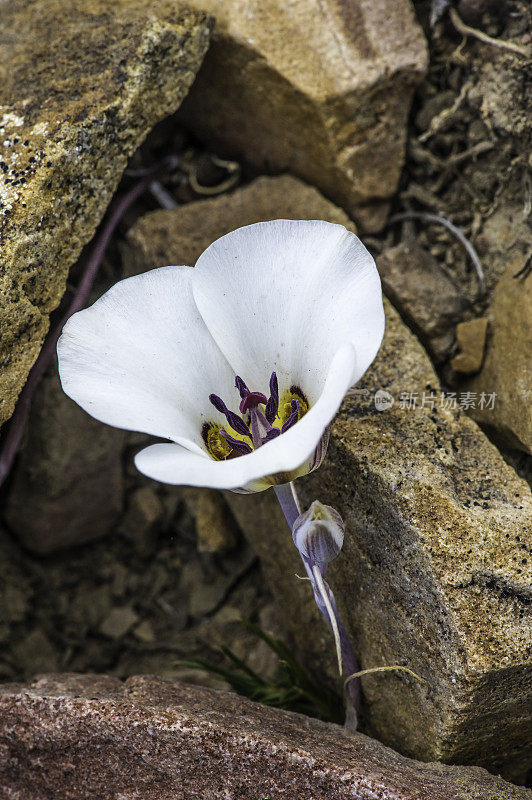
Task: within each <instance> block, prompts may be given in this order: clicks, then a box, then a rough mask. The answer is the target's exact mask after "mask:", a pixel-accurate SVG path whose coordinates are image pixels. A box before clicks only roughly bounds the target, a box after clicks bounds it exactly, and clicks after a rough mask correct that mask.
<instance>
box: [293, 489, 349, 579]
mask: <svg viewBox="0 0 532 800" xmlns="http://www.w3.org/2000/svg"><path fill="white" fill-rule="evenodd" d="M292 538H293V539H294V544H295V546H296V547H297V549H298V550H299V552H300V553H301V555H302V556H303V558H307V559H309V560H310V561H312V562H315V563H317V564H328V563H329V561H332V560H333V558H336V556H337V555H338V553H339V552H340V550H341V549H342V545H343V543H344V523H343V521H342V517H341V516H340V514H339V513H338V511H336V510H335V509H334V508H331V506H325V505H323V503H320V502H319V500H314V502H313V503H312V505H311V506H310V508H309V509H308V510H307V511H305V512H304V513H303V514H300V515H299V517H298V518H297V519H296V521H295V522H294V527H293V530H292Z"/></svg>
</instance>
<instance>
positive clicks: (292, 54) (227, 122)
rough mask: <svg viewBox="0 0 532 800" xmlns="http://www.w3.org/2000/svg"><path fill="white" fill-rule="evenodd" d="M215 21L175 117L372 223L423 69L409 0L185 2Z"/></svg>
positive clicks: (396, 170) (380, 217)
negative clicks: (200, 63)
mask: <svg viewBox="0 0 532 800" xmlns="http://www.w3.org/2000/svg"><path fill="white" fill-rule="evenodd" d="M192 4H193V5H194V6H197V7H199V8H203V9H205V10H206V11H207V12H209V13H212V14H213V15H214V16H215V18H216V28H215V33H214V39H213V44H212V46H211V48H210V49H209V52H208V53H207V56H206V58H205V62H204V64H203V67H202V69H201V70H200V72H199V74H198V77H197V80H196V81H195V83H194V86H193V87H192V89H191V92H190V95H189V98H188V99H187V100H186V101H185V103H184V104H183V107H182V109H181V110H180V112H179V115H180V117H181V119H183V120H184V121H185V122H186V123H187V125H189V126H190V127H192V128H193V129H194V131H195V132H197V133H198V134H199V135H200V136H201V137H202V138H204V139H205V140H207V141H209V142H210V143H212V144H213V145H215V146H217V147H219V148H223V150H225V152H226V154H227V155H229V156H236V157H240V158H242V157H243V158H245V159H246V160H247V161H248V162H250V163H251V164H253V165H255V166H256V167H257V168H258V169H259V170H260V171H262V172H284V171H289V172H291V173H292V174H294V175H297V176H299V177H300V178H303V179H304V180H306V181H308V182H309V183H311V184H313V185H315V186H317V187H318V188H319V189H320V190H321V191H322V192H323V193H324V194H325V195H326V196H327V197H330V198H331V199H332V200H334V201H335V202H337V203H338V204H339V205H341V206H342V207H344V208H345V209H346V210H347V211H348V213H350V214H351V215H353V214H354V215H355V218H357V219H358V220H359V221H360V222H361V223H362V222H364V223H365V224H366V225H367V226H368V227H373V229H375V228H378V227H379V226H382V224H383V223H384V219H385V213H386V203H385V202H383V201H385V200H387V199H389V198H390V196H391V195H392V194H393V193H394V191H395V189H396V187H397V182H398V179H399V174H400V171H401V167H402V164H403V156H404V147H405V138H406V120H407V116H408V111H409V108H410V101H411V98H412V93H413V90H414V88H415V86H416V85H417V83H418V82H419V81H420V80H421V77H422V76H423V73H424V71H425V68H426V63H427V54H426V45H425V41H424V37H423V34H422V32H421V28H420V27H419V25H418V24H417V22H416V20H415V17H414V13H413V8H412V5H411V3H410V2H409V0H394V2H393V3H389V2H387V0H350V1H349V2H345V0H266V2H265V0H192Z"/></svg>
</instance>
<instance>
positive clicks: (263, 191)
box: [123, 175, 356, 275]
mask: <svg viewBox="0 0 532 800" xmlns="http://www.w3.org/2000/svg"><path fill="white" fill-rule="evenodd" d="M272 219H327V220H329V222H337V223H338V224H339V225H345V226H346V227H347V228H349V229H350V230H352V231H353V232H355V231H356V229H355V226H354V224H353V223H352V222H351V221H350V220H349V218H348V216H347V214H345V213H344V212H343V211H342V210H341V209H339V208H336V207H335V206H333V205H332V203H329V202H328V201H327V200H325V198H324V197H323V196H322V195H321V194H320V193H319V192H318V191H317V190H316V189H314V188H313V187H312V186H307V185H306V184H304V183H302V182H301V181H299V180H297V178H292V177H291V176H290V175H282V176H279V177H277V178H266V177H262V178H257V179H256V180H254V181H253V182H252V183H250V184H248V185H247V186H244V187H242V188H241V189H238V190H237V191H235V192H233V193H232V194H227V195H220V196H219V197H213V198H210V199H209V200H198V201H196V202H193V203H186V204H185V205H183V206H180V207H179V208H177V209H173V210H171V211H152V212H151V213H150V214H145V215H144V216H143V217H141V218H140V219H139V220H138V222H137V223H135V225H134V226H133V227H132V228H131V229H130V230H129V231H128V234H127V239H126V245H125V248H124V253H123V262H124V270H125V272H126V273H127V274H128V275H134V274H136V273H138V272H144V270H146V269H150V268H151V267H164V266H167V265H168V264H187V265H189V266H191V265H192V264H195V262H196V261H197V259H198V258H199V256H200V255H201V254H202V253H203V251H204V250H205V248H206V247H208V246H209V244H211V242H213V241H214V240H215V239H218V238H219V237H220V236H223V235H224V234H226V233H229V232H230V231H234V230H235V228H239V227H242V226H243V225H251V224H252V223H254V222H261V221H262V222H266V221H268V220H272Z"/></svg>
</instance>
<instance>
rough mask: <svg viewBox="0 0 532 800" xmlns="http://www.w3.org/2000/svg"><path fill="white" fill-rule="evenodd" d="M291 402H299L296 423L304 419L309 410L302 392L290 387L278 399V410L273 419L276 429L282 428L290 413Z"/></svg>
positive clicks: (295, 387)
mask: <svg viewBox="0 0 532 800" xmlns="http://www.w3.org/2000/svg"><path fill="white" fill-rule="evenodd" d="M292 400H299V412H298V415H297V419H298V422H299V420H300V419H301V417H304V416H305V414H306V413H307V411H308V409H309V404H308V401H307V399H306V397H305V395H304V394H303V392H302V391H301V390H300V389H298V387H297V386H291V387H290V389H287V390H286V392H283V394H282V395H281V397H280V398H279V410H278V411H277V417H276V418H275V421H274V423H273V424H274V425H275V427H276V428H282V427H283V425H284V424H285V422H286V421H287V419H288V418H289V416H290V414H291V413H292V406H291V403H292Z"/></svg>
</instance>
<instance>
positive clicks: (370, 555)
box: [126, 178, 532, 777]
mask: <svg viewBox="0 0 532 800" xmlns="http://www.w3.org/2000/svg"><path fill="white" fill-rule="evenodd" d="M298 195H299V196H300V198H301V202H299V203H298V202H297V201H296V199H297V197H298ZM283 198H285V199H284V201H283ZM224 209H225V211H224ZM305 212H306V213H305ZM307 213H308V216H311V217H314V216H317V217H319V218H322V219H331V220H333V221H336V222H341V221H342V217H341V216H339V214H341V212H339V211H338V209H336V208H334V206H331V204H330V203H328V202H327V201H325V200H324V199H323V198H322V197H320V195H319V194H318V193H317V192H316V191H315V190H312V189H309V188H308V187H305V186H302V185H301V184H299V183H298V182H297V181H295V180H294V179H291V178H277V179H267V178H262V179H260V180H259V181H256V182H255V183H254V184H252V185H251V186H249V187H246V188H245V189H242V190H239V191H237V192H235V194H234V195H231V196H229V197H219V198H217V199H216V200H208V201H201V202H199V203H195V204H193V205H191V206H188V207H182V208H179V209H176V210H174V211H165V212H155V213H153V214H150V215H147V216H146V217H144V218H143V219H142V220H140V221H139V222H138V223H137V225H136V226H135V227H134V228H133V229H132V231H131V232H130V235H129V242H130V245H131V247H132V248H133V249H134V250H135V251H136V256H135V259H133V261H132V262H131V265H132V269H133V270H140V269H145V268H147V267H148V266H160V265H162V264H171V263H189V264H192V263H194V261H195V260H196V258H197V257H198V256H199V254H200V253H201V252H202V251H203V250H204V249H205V247H206V246H207V245H208V244H209V243H210V242H211V241H212V240H213V239H214V238H216V237H217V236H220V235H222V234H223V233H226V231H228V230H230V229H233V228H236V227H238V226H239V225H243V224H247V223H248V222H250V221H257V220H261V219H271V218H272V217H283V216H284V217H291V216H296V217H297V216H299V217H301V218H304V217H305V216H307ZM189 230H190V231H193V235H191V237H190V239H189V240H188V244H187V243H186V236H187V232H188V231H189ZM127 266H128V264H127V263H126V267H127ZM386 314H387V330H386V334H385V338H384V342H383V346H382V348H381V351H380V354H379V356H378V357H377V359H376V361H375V362H374V364H373V366H372V367H371V369H370V370H369V371H368V373H367V375H366V377H365V378H364V380H363V382H362V383H361V384H360V388H366V389H367V390H368V396H360V397H359V398H358V399H350V400H348V401H346V403H345V404H344V405H343V407H342V409H341V411H340V413H339V415H338V417H337V418H336V420H335V422H334V424H333V427H332V438H331V444H330V448H329V454H328V456H327V459H326V461H325V463H324V464H323V465H322V467H320V469H319V470H318V471H317V472H315V473H314V474H313V475H311V476H309V477H308V478H306V479H301V480H299V481H298V482H297V486H298V489H299V491H300V493H301V495H302V499H303V502H304V504H307V503H310V501H311V500H312V499H314V498H318V499H320V500H321V501H322V502H325V503H329V504H331V505H333V506H335V507H336V508H337V509H338V510H339V511H340V513H341V514H342V516H343V517H344V520H345V523H346V538H345V544H344V550H343V552H342V554H341V555H340V557H339V558H338V559H337V561H336V562H334V563H333V564H332V565H331V570H330V575H331V585H332V586H333V589H334V591H335V594H336V597H337V600H338V604H339V607H340V609H341V612H342V615H343V617H344V618H345V621H346V623H347V625H348V627H349V630H350V632H351V635H352V637H353V640H354V642H355V649H356V651H357V652H358V653H359V655H360V660H361V663H362V666H363V667H374V666H384V665H391V664H404V665H406V666H409V667H411V668H412V669H414V670H415V671H416V672H417V673H418V674H419V675H421V676H422V677H424V678H425V679H426V680H427V681H428V685H424V684H420V683H419V682H417V681H415V680H414V679H413V678H410V677H409V676H407V675H405V674H404V673H399V672H398V673H388V674H381V675H374V676H368V677H366V678H364V679H363V686H364V693H365V698H366V702H367V719H368V724H369V726H370V729H371V730H372V731H373V732H374V733H375V734H376V735H377V736H378V737H379V738H381V739H382V740H384V741H385V742H386V743H388V744H390V745H392V746H394V747H396V748H397V749H399V750H401V751H402V752H404V753H406V754H408V755H414V756H415V757H417V758H422V759H426V760H430V759H441V760H445V761H457V762H460V761H461V762H466V763H480V764H482V765H485V766H487V767H489V768H490V769H494V770H499V769H505V770H506V772H507V774H509V775H512V776H515V777H521V776H522V771H523V769H526V765H527V759H528V758H529V755H528V754H527V753H526V752H524V747H523V742H524V741H525V738H526V731H527V730H529V725H530V706H529V705H527V702H526V701H525V698H526V697H527V692H528V691H529V688H530V682H531V669H530V661H529V649H530V636H529V633H528V632H527V629H526V627H525V625H524V619H523V617H524V615H525V613H526V611H527V608H528V606H529V603H530V596H531V593H532V592H531V580H530V560H531V558H530V550H529V548H530V531H531V529H532V495H531V492H530V488H529V486H528V485H527V484H526V483H525V482H524V481H523V480H521V479H520V478H518V477H517V475H516V474H515V472H514V471H513V470H512V469H511V468H510V467H509V466H508V465H507V464H506V463H505V462H504V461H503V459H502V457H501V456H500V454H499V452H498V451H497V450H496V448H495V447H493V446H492V445H491V444H490V442H489V441H488V439H487V438H486V437H485V436H484V435H483V434H482V432H481V431H480V430H479V428H478V427H477V425H476V424H475V423H474V422H473V421H472V420H470V419H469V418H468V417H467V416H465V415H464V414H463V413H462V412H461V411H460V410H459V409H453V408H447V407H442V406H443V405H445V404H447V405H452V403H448V401H447V400H446V399H445V398H442V395H441V394H440V393H439V383H438V380H437V377H436V374H435V372H434V369H433V367H432V365H431V363H430V360H429V358H428V357H427V355H426V353H425V351H424V350H423V348H422V347H421V345H420V344H419V342H418V340H417V339H416V338H415V336H414V335H413V334H412V333H410V331H409V330H408V329H407V328H406V327H405V325H404V324H403V323H402V322H401V320H400V318H399V316H398V314H397V313H396V312H395V311H394V310H393V309H392V308H391V306H390V305H389V303H386ZM377 389H384V390H385V391H387V392H389V393H390V394H391V395H392V397H393V398H394V400H395V403H394V405H393V406H392V407H391V408H389V409H388V410H386V411H377V410H376V409H375V407H374V404H373V397H372V395H373V393H374V392H375V391H376V390H377ZM403 393H404V394H403ZM410 393H412V394H410ZM424 393H425V397H423V394H424ZM422 403H423V406H422ZM414 404H415V408H413V407H412V408H409V407H408V406H409V405H414ZM432 405H434V408H432V407H431V406H432ZM227 497H228V499H229V500H230V505H231V508H232V510H233V513H234V514H235V515H236V517H237V520H238V522H239V523H240V525H241V527H242V528H243V530H244V531H245V533H246V535H247V536H248V538H249V540H250V541H251V542H252V544H253V546H254V547H255V549H256V551H257V553H258V554H259V555H260V557H261V560H262V564H263V569H264V571H265V573H266V575H267V578H268V580H269V583H270V586H271V588H272V591H273V592H274V594H275V596H276V598H277V600H278V601H279V604H280V606H281V608H282V609H283V610H284V616H285V624H286V625H287V627H288V628H289V629H290V630H291V632H292V634H293V636H294V638H295V640H296V643H297V645H298V646H299V648H300V650H301V652H302V653H303V654H304V656H305V657H306V660H307V663H308V664H309V666H311V668H313V669H318V670H319V669H321V668H326V667H327V661H328V657H329V655H330V657H331V661H329V662H328V663H329V664H330V663H331V662H332V659H333V658H334V653H333V647H332V640H331V637H330V633H329V631H328V629H327V627H326V626H325V624H324V623H323V621H322V620H321V618H320V615H319V613H318V612H317V611H316V609H315V606H314V603H313V601H312V597H311V592H310V591H309V587H308V585H307V584H306V582H304V581H298V580H297V579H296V578H295V577H294V573H301V564H300V562H299V557H298V555H297V552H296V550H295V549H294V547H293V544H292V541H291V536H290V534H289V532H288V530H287V528H286V523H285V522H284V519H283V517H282V514H281V512H280V510H279V509H278V507H277V506H276V503H275V498H274V496H273V493H271V492H266V493H264V494H262V495H254V496H249V497H248V496H238V495H234V494H230V493H228V494H227ZM324 654H326V655H325V656H324Z"/></svg>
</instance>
